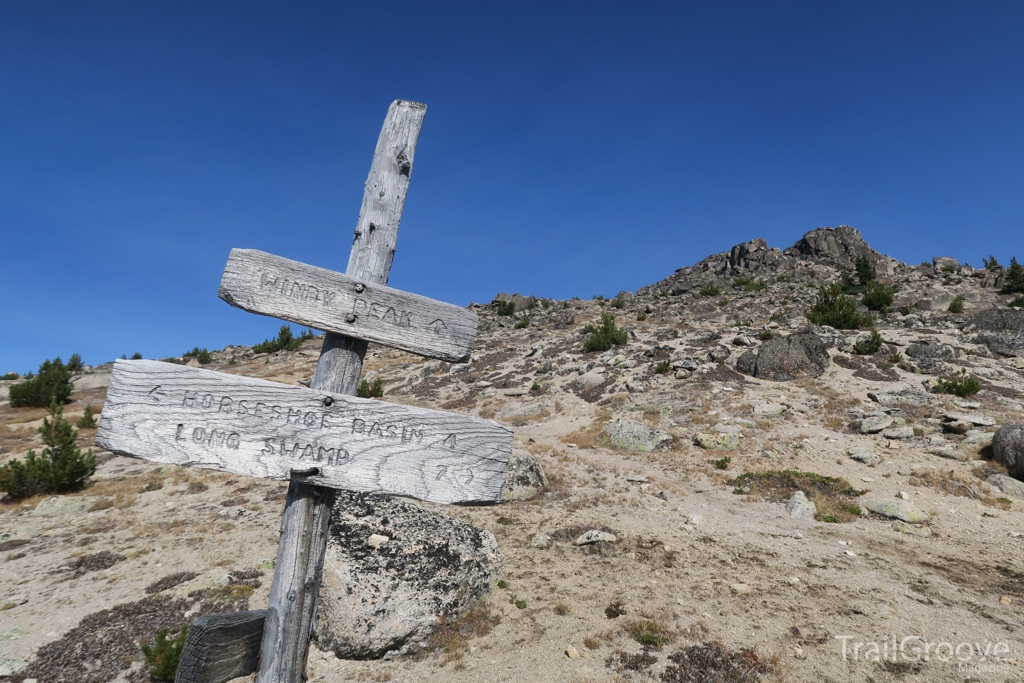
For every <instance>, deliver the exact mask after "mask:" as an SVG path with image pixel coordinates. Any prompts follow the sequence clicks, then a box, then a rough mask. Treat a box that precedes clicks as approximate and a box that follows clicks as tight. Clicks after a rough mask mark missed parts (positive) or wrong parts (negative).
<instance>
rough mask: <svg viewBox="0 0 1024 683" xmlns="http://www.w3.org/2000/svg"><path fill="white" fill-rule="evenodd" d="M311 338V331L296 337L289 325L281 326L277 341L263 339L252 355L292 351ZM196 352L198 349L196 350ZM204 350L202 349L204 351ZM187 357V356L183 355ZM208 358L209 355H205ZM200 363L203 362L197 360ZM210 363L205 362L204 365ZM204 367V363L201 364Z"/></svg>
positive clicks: (253, 349)
mask: <svg viewBox="0 0 1024 683" xmlns="http://www.w3.org/2000/svg"><path fill="white" fill-rule="evenodd" d="M312 338H313V330H310V329H308V328H307V329H306V331H305V332H303V333H302V334H300V335H299V336H298V337H295V336H292V328H291V326H289V325H281V329H280V330H278V331H277V339H265V340H263V341H262V342H260V343H259V344H257V345H256V346H254V347H252V351H253V353H276V352H277V351H294V350H295V349H297V348H299V345H300V344H301V343H302V342H304V341H306V340H307V339H312ZM196 350H197V351H198V349H196ZM205 350H206V349H203V351H205ZM185 355H188V354H185ZM207 358H209V354H207ZM199 362H200V363H203V360H202V359H201V358H200V359H199ZM209 362H210V361H209V360H207V361H206V363H209ZM203 364H204V365H205V363H203Z"/></svg>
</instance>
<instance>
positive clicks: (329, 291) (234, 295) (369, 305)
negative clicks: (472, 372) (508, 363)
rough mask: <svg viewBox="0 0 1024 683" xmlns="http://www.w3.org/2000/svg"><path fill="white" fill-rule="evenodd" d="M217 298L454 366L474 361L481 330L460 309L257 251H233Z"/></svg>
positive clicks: (276, 316)
mask: <svg viewBox="0 0 1024 683" xmlns="http://www.w3.org/2000/svg"><path fill="white" fill-rule="evenodd" d="M219 296H220V298H221V299H223V300H224V301H226V302H228V303H229V304H231V305H232V306H237V307H238V308H242V309H244V310H246V311H250V312H252V313H259V314H261V315H269V316H273V317H275V318H281V319H282V320H288V321H290V322H294V323H299V324H300V325H306V326H309V327H314V328H316V329H318V330H325V331H327V332H334V333H337V334H342V335H347V336H349V337H354V338H356V339H363V340H366V341H371V342H376V343H378V344H383V345H384V346H391V347H394V348H397V349H402V350H403V351H409V352H412V353H415V354H419V355H421V356H427V357H429V358H440V359H442V360H447V361H452V362H459V361H465V360H468V359H469V355H470V352H471V351H472V349H473V341H474V339H476V332H477V325H478V323H479V321H478V319H477V316H476V314H475V313H473V312H472V311H469V310H467V309H465V308H462V307H461V306H455V305H454V304H446V303H443V302H440V301H435V300H434V299H429V298H427V297H425V296H420V295H418V294H409V293H408V292H403V291H401V290H398V289H392V288H391V287H387V286H385V285H378V284H375V283H369V282H364V281H363V280H357V279H356V278H353V277H350V276H348V275H344V274H342V273H336V272H334V271H330V270H326V269H324V268H317V267H315V266H308V265H306V264H304V263H299V262H298V261H292V260H290V259H286V258H282V257H280V256H274V255H272V254H267V253H266V252H262V251H257V250H255V249H232V250H231V255H230V256H229V257H228V263H227V265H226V266H225V268H224V276H223V278H222V279H221V282H220V292H219Z"/></svg>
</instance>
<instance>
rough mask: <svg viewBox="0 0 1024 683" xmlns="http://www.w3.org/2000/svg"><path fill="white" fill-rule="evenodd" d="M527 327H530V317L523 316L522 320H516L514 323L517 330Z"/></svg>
mask: <svg viewBox="0 0 1024 683" xmlns="http://www.w3.org/2000/svg"><path fill="white" fill-rule="evenodd" d="M529 326H530V316H528V315H524V316H523V317H522V318H520V319H519V320H517V321H516V325H515V327H516V329H517V330H521V329H523V328H524V327H529Z"/></svg>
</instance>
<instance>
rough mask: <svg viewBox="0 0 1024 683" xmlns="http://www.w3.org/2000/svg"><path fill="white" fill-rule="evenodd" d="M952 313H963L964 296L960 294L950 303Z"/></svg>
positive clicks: (949, 309)
mask: <svg viewBox="0 0 1024 683" xmlns="http://www.w3.org/2000/svg"><path fill="white" fill-rule="evenodd" d="M947 310H948V311H949V312H950V313H963V312H964V298H963V297H962V296H960V295H959V294H957V295H956V297H955V298H954V299H953V300H952V301H951V302H950V303H949V308H948V309H947Z"/></svg>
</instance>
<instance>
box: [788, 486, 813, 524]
mask: <svg viewBox="0 0 1024 683" xmlns="http://www.w3.org/2000/svg"><path fill="white" fill-rule="evenodd" d="M786 514H788V515H789V516H790V517H792V518H793V519H814V515H816V514H818V507H817V506H816V505H815V504H814V501H813V500H809V499H808V498H807V496H806V495H804V492H803V491H797V492H795V493H794V494H793V497H792V498H790V499H789V502H787V503H786Z"/></svg>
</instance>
